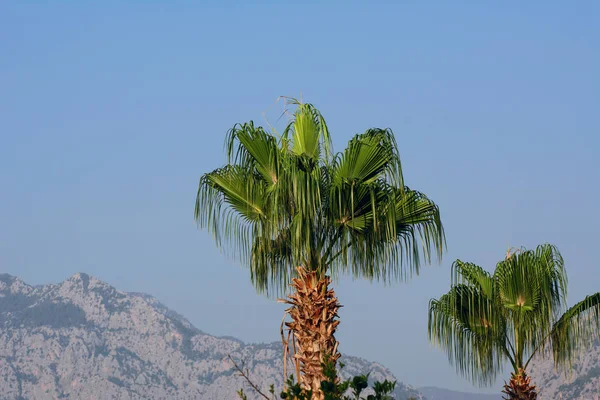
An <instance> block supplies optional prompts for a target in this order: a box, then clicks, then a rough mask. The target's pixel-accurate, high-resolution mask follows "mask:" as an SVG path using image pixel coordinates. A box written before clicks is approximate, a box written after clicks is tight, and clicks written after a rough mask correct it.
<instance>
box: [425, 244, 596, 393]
mask: <svg viewBox="0 0 600 400" xmlns="http://www.w3.org/2000/svg"><path fill="white" fill-rule="evenodd" d="M566 296H567V274H566V271H565V268H564V262H563V259H562V256H561V255H560V253H559V251H558V249H557V248H556V247H554V246H552V245H549V244H544V245H540V246H538V247H537V248H536V249H535V250H526V249H521V250H518V251H517V252H516V253H514V254H510V253H509V254H508V255H507V257H506V258H505V259H504V260H502V261H500V262H499V263H498V264H497V265H496V269H495V271H494V273H493V274H490V273H489V272H487V271H485V270H484V269H482V268H481V267H479V266H477V265H474V264H471V263H465V262H462V261H460V260H457V261H456V262H455V263H454V265H453V273H452V285H451V288H450V291H449V292H448V293H446V294H445V295H443V296H442V297H440V298H439V299H432V300H431V301H430V304H429V324H428V331H429V339H430V340H431V341H432V342H434V343H436V344H437V345H439V346H440V347H441V348H442V349H444V350H445V351H446V353H447V354H448V358H449V360H450V362H451V363H452V364H454V365H455V366H456V368H457V371H458V372H459V373H461V374H462V375H464V376H466V377H468V378H470V379H471V380H473V381H474V382H475V383H479V384H489V383H492V382H493V381H494V380H495V379H496V376H497V374H498V373H499V372H500V371H501V370H502V368H503V366H504V364H505V363H506V362H509V363H510V364H511V365H512V367H513V369H514V371H515V373H516V372H518V370H519V369H520V368H522V369H526V368H527V366H528V364H529V362H530V361H531V360H532V359H533V357H534V356H535V355H536V354H538V353H540V352H541V353H543V352H544V350H545V349H546V348H548V346H550V347H551V348H552V351H553V354H554V361H555V363H556V364H557V366H561V367H562V366H570V362H571V360H572V359H573V356H574V355H575V351H576V350H577V349H578V348H581V346H582V345H584V344H586V343H589V342H590V341H591V340H593V339H594V338H597V337H598V328H599V326H600V293H597V294H595V295H592V296H588V297H587V298H586V299H585V300H583V301H582V302H580V303H578V304H576V305H575V306H573V307H571V308H570V309H568V310H567V309H566Z"/></svg>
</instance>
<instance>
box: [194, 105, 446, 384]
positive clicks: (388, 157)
mask: <svg viewBox="0 0 600 400" xmlns="http://www.w3.org/2000/svg"><path fill="white" fill-rule="evenodd" d="M290 103H291V104H292V105H293V106H294V107H295V111H294V113H293V116H292V118H291V120H290V122H289V124H288V125H287V127H286V128H285V130H284V131H283V132H282V134H281V135H280V134H278V133H277V132H274V131H273V132H267V131H266V130H265V129H263V128H262V127H260V126H255V125H254V123H253V122H249V123H244V124H237V125H235V126H234V127H233V129H231V130H230V131H229V133H228V135H227V138H226V146H225V147H226V149H227V165H225V166H224V167H222V168H219V169H216V170H214V171H212V172H209V173H206V174H204V175H202V177H201V178H200V184H199V187H198V194H197V198H196V208H195V218H196V220H197V221H198V223H199V225H200V227H201V228H207V229H208V230H210V231H211V232H212V233H213V235H214V238H215V240H216V243H217V245H218V246H225V247H227V249H228V250H230V251H232V252H233V253H234V255H236V256H238V257H239V259H240V260H241V262H242V263H243V264H244V265H247V266H248V267H249V268H250V277H251V279H252V282H253V284H254V285H255V287H256V288H257V290H258V291H259V292H263V293H266V294H268V295H271V294H273V293H275V294H278V295H279V294H282V293H284V292H285V291H286V289H287V288H288V286H289V285H290V284H291V285H292V289H293V293H292V294H291V295H290V296H289V297H288V299H287V300H286V302H287V303H288V304H289V305H290V306H291V307H290V308H289V309H288V310H287V312H288V313H289V316H290V319H291V322H288V323H286V325H287V327H288V329H289V332H290V333H291V338H292V339H293V342H294V346H295V347H296V348H295V356H294V359H295V362H296V367H297V371H298V375H299V377H298V378H299V379H300V382H301V383H302V385H303V387H304V388H305V389H307V390H311V389H312V390H313V392H314V393H315V394H318V393H320V383H321V381H322V380H323V379H324V376H323V371H322V365H323V363H324V362H325V361H326V360H328V361H329V362H331V363H333V364H334V365H335V362H336V360H337V359H338V357H339V353H338V350H337V348H338V342H337V341H336V340H335V337H334V333H335V331H336V327H337V325H338V323H339V321H338V320H337V310H338V308H339V307H340V305H339V303H338V301H337V297H336V296H335V293H334V291H333V290H332V289H331V287H330V283H331V279H330V277H333V278H335V277H338V276H340V275H343V274H351V275H353V276H354V277H356V278H366V279H370V280H383V281H391V280H399V279H403V278H407V277H408V276H410V275H411V274H412V273H418V272H419V266H420V264H421V261H422V260H423V259H424V261H426V262H430V261H431V256H432V253H437V255H438V257H441V251H442V248H443V246H444V242H445V239H444V233H443V227H442V223H441V221H440V214H439V210H438V207H437V206H436V204H434V203H433V202H432V201H431V200H429V199H428V198H427V197H426V196H425V195H424V194H422V193H419V192H417V191H414V190H411V189H409V188H408V187H405V186H404V183H403V178H402V172H401V165H400V156H399V153H398V148H397V146H396V141H395V139H394V135H393V133H392V132H391V131H390V130H388V129H369V130H367V131H366V132H365V133H362V134H358V135H356V136H354V137H353V138H352V139H351V140H350V142H349V143H348V146H347V147H346V149H345V150H344V151H343V152H342V153H338V154H334V153H333V151H332V146H331V137H330V133H329V130H328V128H327V125H326V123H325V120H324V119H323V117H322V115H321V114H320V112H319V111H318V110H317V109H316V108H315V107H314V106H312V105H311V104H303V103H300V102H298V101H296V100H293V99H292V100H291V102H290Z"/></svg>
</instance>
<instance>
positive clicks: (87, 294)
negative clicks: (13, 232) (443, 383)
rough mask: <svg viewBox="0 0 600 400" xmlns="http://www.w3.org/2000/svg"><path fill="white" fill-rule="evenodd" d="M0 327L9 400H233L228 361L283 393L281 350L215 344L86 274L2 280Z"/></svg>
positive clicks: (376, 374) (384, 372)
mask: <svg viewBox="0 0 600 400" xmlns="http://www.w3.org/2000/svg"><path fill="white" fill-rule="evenodd" d="M0 327H1V328H2V334H1V335H0V393H2V399H6V400H12V399H61V398H69V399H103V400H104V399H106V400H113V399H182V400H183V399H203V400H213V399H214V400H217V399H219V400H222V399H235V398H236V395H235V392H236V391H237V390H238V389H239V388H241V387H244V386H245V382H244V381H243V379H242V378H240V377H238V376H236V375H235V374H234V370H233V369H232V366H231V364H230V363H229V362H228V361H227V360H226V358H225V357H226V356H227V355H228V354H231V355H232V356H233V357H234V358H236V359H244V360H246V363H247V364H246V365H247V366H248V367H249V368H250V371H251V376H252V379H253V380H254V381H255V382H257V383H261V384H263V387H265V388H266V387H267V386H268V384H269V383H272V382H276V383H278V384H281V371H282V361H281V346H280V344H278V343H274V344H266V345H263V344H259V345H252V344H244V343H242V342H241V341H238V340H235V339H232V338H218V337H214V336H210V335H208V334H205V333H203V332H201V331H200V330H198V329H196V328H194V327H193V326H192V325H191V324H190V323H189V322H188V321H187V320H186V319H185V318H183V317H182V316H180V315H179V314H177V313H175V312H174V311H171V310H169V309H168V308H166V307H165V306H163V305H162V304H160V303H159V302H158V301H157V300H156V299H154V298H152V297H151V296H148V295H145V294H138V293H124V292H120V291H118V290H116V289H115V288H113V287H111V286H110V285H107V284H106V283H104V282H101V281H99V280H97V279H95V278H92V277H89V276H87V275H85V274H76V275H74V276H73V277H71V278H70V279H68V280H66V281H64V282H62V283H60V284H57V285H45V286H39V287H32V286H29V285H27V284H25V283H24V282H22V281H20V280H19V279H17V278H15V277H12V276H9V275H0ZM343 362H344V363H345V364H346V367H345V368H344V371H345V372H346V374H358V373H365V372H371V377H373V378H374V379H378V380H382V379H385V378H387V379H393V376H392V374H391V372H390V371H389V370H388V369H386V368H385V367H383V366H381V365H379V364H376V363H371V362H368V361H365V360H362V359H359V358H355V357H349V356H345V357H344V358H343ZM248 393H249V394H251V391H248ZM409 396H414V397H416V398H422V397H421V395H420V394H419V393H418V392H417V391H415V390H414V389H413V388H411V387H409V386H406V385H403V384H399V385H398V390H397V392H396V398H397V399H406V398H407V397H409ZM251 398H253V397H251Z"/></svg>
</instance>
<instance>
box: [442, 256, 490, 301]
mask: <svg viewBox="0 0 600 400" xmlns="http://www.w3.org/2000/svg"><path fill="white" fill-rule="evenodd" d="M452 283H453V284H459V283H468V284H469V285H472V286H473V287H475V288H476V289H478V290H480V291H481V293H483V295H484V296H486V297H487V298H488V299H490V300H491V299H492V298H493V293H492V292H493V287H494V281H493V280H492V275H491V274H490V273H489V272H488V271H486V270H484V269H483V268H481V267H480V266H479V265H475V264H472V263H467V262H462V261H460V260H456V261H455V262H454V263H453V264H452Z"/></svg>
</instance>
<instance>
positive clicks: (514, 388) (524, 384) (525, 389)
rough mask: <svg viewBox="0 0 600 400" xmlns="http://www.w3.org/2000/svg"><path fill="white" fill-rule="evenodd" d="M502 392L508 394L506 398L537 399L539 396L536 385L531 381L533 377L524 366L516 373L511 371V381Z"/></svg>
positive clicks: (515, 399)
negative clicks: (526, 371)
mask: <svg viewBox="0 0 600 400" xmlns="http://www.w3.org/2000/svg"><path fill="white" fill-rule="evenodd" d="M502 393H505V394H506V395H508V397H503V399H504V400H536V399H537V396H538V394H537V391H536V387H535V385H533V384H532V383H531V377H530V376H528V375H527V374H526V373H525V370H524V369H522V368H519V371H518V372H517V373H516V374H515V373H514V372H513V373H511V377H510V382H509V383H507V384H504V390H503V391H502Z"/></svg>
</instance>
